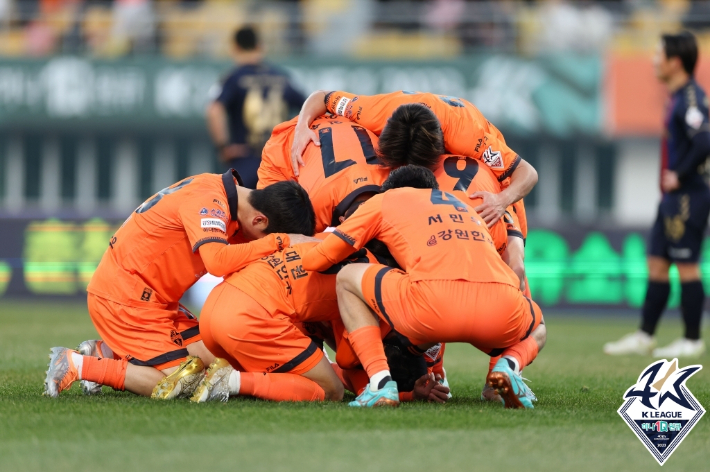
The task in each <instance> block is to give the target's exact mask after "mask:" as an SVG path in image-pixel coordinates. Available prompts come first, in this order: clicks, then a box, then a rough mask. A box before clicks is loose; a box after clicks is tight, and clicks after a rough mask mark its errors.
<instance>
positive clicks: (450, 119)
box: [291, 90, 537, 235]
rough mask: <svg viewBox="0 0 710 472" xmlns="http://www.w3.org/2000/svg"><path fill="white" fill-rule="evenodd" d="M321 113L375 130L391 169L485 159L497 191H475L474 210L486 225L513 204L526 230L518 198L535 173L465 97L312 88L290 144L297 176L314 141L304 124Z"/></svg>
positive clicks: (528, 187) (534, 180)
mask: <svg viewBox="0 0 710 472" xmlns="http://www.w3.org/2000/svg"><path fill="white" fill-rule="evenodd" d="M326 112H330V113H333V114H335V115H338V116H343V117H345V118H346V119H348V120H350V121H353V122H355V123H358V124H359V125H361V126H363V127H364V128H366V129H368V130H370V131H372V132H373V133H375V134H376V135H378V136H379V138H380V142H379V150H378V155H379V157H380V159H381V160H382V161H383V162H384V164H385V165H387V166H390V167H392V168H396V167H399V166H401V165H406V164H415V165H421V166H423V167H427V168H429V169H431V170H435V168H436V167H437V166H438V165H439V164H440V163H441V157H440V156H441V155H443V154H456V155H461V156H470V157H472V158H474V159H477V160H479V161H480V162H482V163H484V164H486V165H487V166H488V167H489V168H490V169H491V170H492V171H493V172H494V173H495V175H496V178H497V179H498V181H499V182H500V185H501V189H502V190H501V191H500V192H499V193H490V192H481V193H479V194H474V195H475V196H480V197H482V198H483V203H482V204H480V205H479V206H477V207H476V208H475V209H476V211H477V212H479V214H480V215H481V217H482V218H483V219H484V220H485V221H486V223H487V224H489V225H490V224H492V223H494V222H495V221H497V220H498V219H500V218H502V217H503V215H504V214H505V211H506V208H507V207H508V206H510V205H512V204H514V203H515V208H516V212H517V214H518V218H519V219H520V226H521V229H522V231H523V235H526V234H527V220H526V217H525V208H524V206H523V204H522V202H519V201H520V200H521V199H522V198H523V197H524V196H526V195H527V194H528V193H530V190H532V188H533V187H534V186H535V184H536V183H537V172H536V171H535V169H534V168H533V167H532V166H531V165H530V164H529V163H528V162H526V161H525V160H523V159H521V158H520V156H518V155H517V154H516V153H515V152H514V151H513V150H512V149H510V148H509V147H508V145H507V144H506V142H505V139H504V138H503V135H502V134H501V132H500V131H498V129H497V128H496V127H495V126H493V125H492V124H491V123H490V122H488V120H486V118H485V117H484V116H483V114H482V113H481V112H480V111H479V110H478V109H477V108H476V107H475V106H474V105H472V104H471V103H469V102H468V101H466V100H464V99H461V98H455V97H449V96H444V95H435V94H431V93H420V92H393V93H388V94H381V95H371V96H367V95H355V94H352V93H348V92H343V91H335V92H326V91H322V90H320V91H316V92H313V93H312V94H311V95H310V97H308V99H307V100H306V102H305V103H304V104H303V108H302V109H301V113H300V115H299V119H298V124H297V125H296V135H295V137H294V140H293V146H292V148H291V162H292V166H293V168H294V172H295V174H296V175H298V173H299V166H303V164H304V162H303V160H302V158H301V156H302V155H303V152H304V150H305V149H306V147H307V145H308V143H310V142H314V143H315V144H316V145H319V138H318V136H317V135H316V134H315V133H314V132H313V131H312V130H310V129H309V126H310V124H311V123H312V121H313V120H314V119H315V118H316V117H318V116H320V115H322V114H324V113H326ZM518 202H519V203H518Z"/></svg>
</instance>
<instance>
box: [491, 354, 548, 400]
mask: <svg viewBox="0 0 710 472" xmlns="http://www.w3.org/2000/svg"><path fill="white" fill-rule="evenodd" d="M486 384H488V385H490V386H491V387H492V388H493V389H494V390H495V391H496V392H497V393H498V395H500V397H501V402H502V403H503V405H504V406H505V407H506V408H534V406H533V404H532V402H533V401H536V400H537V397H535V394H534V393H533V392H532V390H530V389H529V388H528V386H527V385H525V382H523V378H522V377H521V376H519V375H518V374H516V373H515V372H513V369H511V368H510V366H509V365H508V361H507V360H505V359H500V360H499V361H498V362H497V363H496V365H495V367H493V370H492V371H491V373H489V374H488V377H487V378H486Z"/></svg>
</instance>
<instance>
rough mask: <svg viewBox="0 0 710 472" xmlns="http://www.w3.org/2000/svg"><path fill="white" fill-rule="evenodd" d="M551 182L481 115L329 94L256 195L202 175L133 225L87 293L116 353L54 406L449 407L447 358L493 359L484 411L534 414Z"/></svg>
mask: <svg viewBox="0 0 710 472" xmlns="http://www.w3.org/2000/svg"><path fill="white" fill-rule="evenodd" d="M536 182H537V173H536V172H535V169H533V167H532V166H531V165H530V164H528V163H527V162H526V161H525V160H523V159H521V158H520V156H518V155H517V154H516V153H515V152H513V151H512V150H511V149H510V148H509V147H508V146H507V145H506V143H505V140H504V138H503V136H502V135H501V133H500V132H499V131H498V130H497V129H496V128H495V127H494V126H493V125H492V124H491V123H489V122H488V121H487V120H486V119H485V117H484V116H483V115H482V114H481V113H480V111H479V110H478V109H476V107H474V106H473V105H472V104H470V103H469V102H467V101H465V100H462V99H459V98H454V97H447V96H441V95H434V94H431V93H419V92H416V93H412V92H395V93H390V94H385V95H375V96H362V95H353V94H350V93H346V92H339V91H336V92H330V93H326V92H322V91H319V92H315V93H313V94H312V95H311V96H310V97H309V98H308V100H307V101H306V102H305V104H304V105H303V109H302V110H301V113H300V115H299V116H298V117H296V118H294V119H293V120H291V121H288V122H285V123H282V124H281V125H279V126H277V127H276V128H275V129H274V130H273V133H272V135H271V139H270V140H269V141H268V142H267V144H266V146H265V148H264V151H263V156H262V163H261V167H260V169H259V185H258V188H257V189H256V190H251V189H248V188H245V187H243V186H242V185H241V179H240V177H239V175H238V174H237V173H236V172H233V171H229V172H227V173H225V174H224V175H217V174H201V175H197V176H193V177H188V178H186V179H184V180H181V181H180V182H178V183H176V184H174V185H172V186H170V187H168V188H166V189H164V190H162V191H160V192H158V193H157V194H156V195H154V196H153V197H152V198H150V199H149V200H147V201H146V202H144V203H143V204H142V205H141V206H139V207H138V209H136V210H135V212H133V213H132V214H131V216H130V217H129V218H128V219H127V220H126V221H125V223H124V224H123V226H121V228H120V229H119V230H118V231H117V232H116V234H115V235H114V236H113V238H111V241H110V244H109V247H108V248H107V250H106V252H105V254H104V256H103V258H102V260H101V263H100V264H99V266H98V268H97V270H96V272H95V274H94V276H93V278H92V280H91V283H90V284H89V286H88V309H89V314H90V316H91V319H92V321H93V323H94V326H95V328H96V330H97V332H98V333H99V335H100V338H101V340H92V341H85V342H83V343H82V344H81V345H80V346H79V347H78V349H77V350H72V349H68V348H63V347H55V348H52V350H51V353H50V364H49V370H48V371H47V376H46V380H45V394H46V395H49V396H52V397H57V396H58V395H59V393H60V392H61V391H63V390H66V389H68V388H69V387H70V386H71V385H72V383H73V382H75V381H81V382H82V389H83V390H84V392H85V393H89V394H91V393H98V392H100V391H101V386H102V385H106V386H110V387H112V388H114V389H116V390H129V391H131V392H134V393H136V394H139V395H144V396H152V397H153V398H159V399H170V398H186V397H190V398H191V400H192V401H194V402H204V401H210V400H221V401H227V400H228V399H229V397H230V396H236V395H247V396H253V397H257V398H261V399H266V400H273V401H323V400H333V401H340V400H342V398H343V393H344V390H345V389H347V390H349V391H351V392H353V393H355V394H356V395H357V397H356V399H355V400H354V401H352V402H351V403H350V405H351V406H355V407H372V406H383V405H387V406H397V405H399V403H400V402H401V401H413V400H425V401H434V402H442V403H443V402H445V401H446V400H447V399H448V398H450V391H449V388H448V381H447V379H446V372H445V370H444V368H443V355H444V351H445V343H456V342H463V343H469V344H472V345H473V346H474V347H476V348H477V349H479V350H481V351H483V352H485V353H486V354H488V355H490V356H491V362H490V366H489V373H488V375H487V377H486V379H485V386H484V389H483V392H482V397H483V398H484V399H488V400H495V401H500V402H501V403H503V404H504V405H505V406H506V407H508V408H523V407H525V408H533V403H532V402H533V401H534V400H536V399H535V396H534V395H533V393H532V392H531V391H530V389H529V388H528V387H527V386H526V385H525V383H524V382H523V379H522V377H521V375H520V373H521V370H522V369H523V368H524V367H526V366H527V365H528V364H530V363H531V362H532V361H533V360H534V359H535V357H536V356H537V354H538V352H539V351H540V349H542V347H543V346H544V344H545V340H546V329H545V325H544V321H543V318H542V312H541V311H540V308H539V307H538V306H537V304H536V303H535V302H533V301H532V300H531V299H530V297H529V290H528V289H527V287H526V279H525V269H524V257H523V254H524V251H523V248H524V238H525V236H526V233H527V223H526V218H525V210H524V206H523V201H522V198H523V197H524V196H525V195H527V194H528V193H529V192H530V190H531V189H532V188H533V186H534V185H535V184H536ZM314 235H315V236H314ZM207 272H209V273H210V274H213V275H215V276H218V277H224V281H223V282H222V283H221V284H219V285H218V286H217V287H216V288H215V289H214V290H213V291H212V292H211V293H210V295H209V297H208V298H207V301H206V303H205V305H204V307H203V309H202V311H201V316H200V320H199V321H198V320H197V319H196V317H195V316H194V315H192V314H191V313H190V312H189V311H188V310H187V309H186V308H185V307H184V306H182V305H181V304H180V303H179V301H180V299H181V297H182V296H183V294H184V293H185V292H186V291H187V289H188V288H190V286H192V285H193V284H194V283H195V282H196V281H197V280H198V279H199V278H200V277H202V276H203V275H204V274H206V273H207ZM324 343H325V344H327V345H329V346H330V347H331V348H332V349H333V350H334V351H335V352H336V358H335V362H331V361H330V360H329V359H328V357H327V356H326V355H325V354H324V350H323V344H324ZM205 366H208V367H207V368H205ZM482 381H483V379H482Z"/></svg>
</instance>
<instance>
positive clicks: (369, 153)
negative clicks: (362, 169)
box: [353, 125, 381, 165]
mask: <svg viewBox="0 0 710 472" xmlns="http://www.w3.org/2000/svg"><path fill="white" fill-rule="evenodd" d="M353 130H354V131H355V134H356V135H357V139H358V141H360V148H361V149H362V155H363V156H365V162H367V163H368V164H371V165H375V164H377V165H379V164H381V162H380V160H379V159H378V158H377V153H376V152H375V146H373V145H372V139H370V135H369V134H368V133H367V130H366V129H365V128H363V127H362V126H355V125H353Z"/></svg>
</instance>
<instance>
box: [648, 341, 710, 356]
mask: <svg viewBox="0 0 710 472" xmlns="http://www.w3.org/2000/svg"><path fill="white" fill-rule="evenodd" d="M704 352H705V342H704V341H703V340H702V339H698V340H691V339H687V338H679V339H676V340H675V341H673V342H672V343H670V344H669V345H668V346H666V347H659V348H657V349H654V350H653V357H659V358H665V359H673V358H675V357H700V356H702V355H703V353H704Z"/></svg>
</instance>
